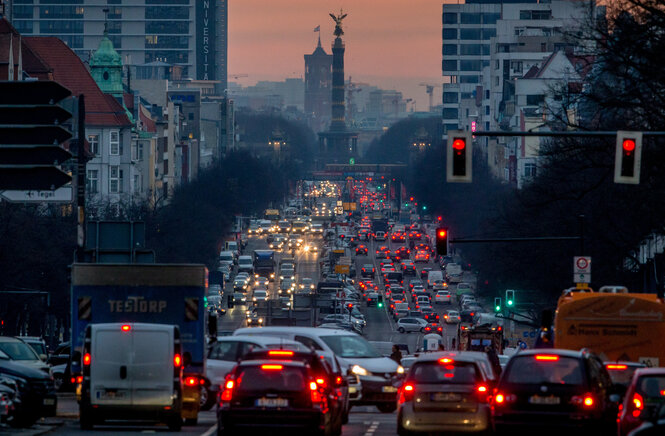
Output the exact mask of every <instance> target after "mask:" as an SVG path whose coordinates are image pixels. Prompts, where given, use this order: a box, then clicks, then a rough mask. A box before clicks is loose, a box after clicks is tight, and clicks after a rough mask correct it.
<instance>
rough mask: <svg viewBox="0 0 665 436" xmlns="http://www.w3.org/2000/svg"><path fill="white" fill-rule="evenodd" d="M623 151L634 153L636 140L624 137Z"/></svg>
mask: <svg viewBox="0 0 665 436" xmlns="http://www.w3.org/2000/svg"><path fill="white" fill-rule="evenodd" d="M622 146H623V151H624V152H626V153H632V152H633V151H635V140H634V139H624V140H623V143H622Z"/></svg>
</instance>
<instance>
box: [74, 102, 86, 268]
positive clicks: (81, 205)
mask: <svg viewBox="0 0 665 436" xmlns="http://www.w3.org/2000/svg"><path fill="white" fill-rule="evenodd" d="M77 127H78V135H77V136H78V140H77V141H76V143H77V147H76V206H77V212H78V213H77V220H78V224H77V238H76V242H77V247H78V249H77V250H76V261H77V262H84V261H85V161H86V158H85V96H84V95H83V94H81V95H79V97H78V126H77Z"/></svg>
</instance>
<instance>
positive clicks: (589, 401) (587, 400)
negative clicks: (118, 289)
mask: <svg viewBox="0 0 665 436" xmlns="http://www.w3.org/2000/svg"><path fill="white" fill-rule="evenodd" d="M593 404H594V401H593V397H592V396H590V395H587V396H585V397H584V405H585V406H586V407H591V406H593Z"/></svg>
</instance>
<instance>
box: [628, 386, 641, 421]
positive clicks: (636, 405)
mask: <svg viewBox="0 0 665 436" xmlns="http://www.w3.org/2000/svg"><path fill="white" fill-rule="evenodd" d="M642 410H644V398H642V395H640V394H638V393H637V392H635V393H634V394H633V399H632V401H631V402H630V403H628V411H630V412H631V415H632V416H633V418H639V417H640V414H641V413H642Z"/></svg>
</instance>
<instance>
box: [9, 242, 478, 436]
mask: <svg viewBox="0 0 665 436" xmlns="http://www.w3.org/2000/svg"><path fill="white" fill-rule="evenodd" d="M306 239H307V242H308V243H312V242H316V241H319V240H320V239H321V238H320V237H313V236H307V237H306ZM319 244H322V242H320V241H319ZM366 244H367V245H369V256H355V254H354V255H353V258H354V262H355V263H356V270H357V271H358V272H360V268H361V267H362V265H363V264H365V263H373V264H374V265H375V267H376V269H377V271H379V266H380V265H379V262H378V261H377V259H376V258H375V256H374V253H375V251H376V244H375V243H374V242H369V243H366ZM379 244H381V245H390V248H391V250H392V249H394V248H396V247H397V246H399V245H402V244H392V243H390V244H389V243H388V242H386V243H383V242H381V243H379ZM262 248H263V249H265V248H267V244H266V242H265V238H264V237H257V236H252V237H250V238H249V241H248V245H247V247H246V249H245V253H248V254H251V253H252V252H253V251H254V250H255V249H262ZM353 253H355V251H353ZM283 256H291V253H290V252H289V251H287V252H284V253H278V254H277V256H276V264H277V265H279V259H281V257H283ZM296 259H297V263H298V265H297V270H296V271H297V276H298V277H299V278H302V277H310V278H312V279H313V280H314V282H316V281H317V280H318V278H319V275H320V274H319V254H318V253H311V252H309V253H306V252H304V251H298V253H297V254H296ZM426 266H429V267H434V264H433V263H428V264H422V263H421V264H417V268H418V271H420V270H421V269H422V268H423V267H426ZM416 277H419V275H416ZM411 278H413V276H407V277H405V280H404V281H405V283H404V286H405V288H406V287H407V286H408V282H409V281H410V280H411ZM470 278H471V277H470ZM375 282H376V283H377V284H379V287H380V289H381V291H383V286H382V285H383V283H380V282H379V278H378V275H377V279H376V281H375ZM277 286H278V281H276V282H274V283H271V284H270V286H269V292H270V298H277ZM232 287H233V286H232V284H229V285H227V288H226V289H225V291H224V292H225V298H226V295H229V294H232V293H233V289H232ZM451 291H454V288H453V289H451ZM251 292H252V291H251V290H249V291H248V295H249V296H251ZM224 306H226V299H225V300H224ZM434 307H435V309H436V310H437V311H438V312H439V314H440V315H443V312H444V311H445V310H447V309H448V308H449V307H448V306H440V305H435V306H434ZM451 307H452V308H457V305H456V303H455V302H454V303H453V304H452V305H451ZM245 310H246V307H244V306H237V305H236V306H235V307H234V308H232V309H229V310H228V311H227V313H226V315H224V316H221V317H220V318H219V320H218V331H219V332H220V333H221V332H232V331H233V330H235V329H236V328H238V327H244V326H245V323H246V321H245ZM361 310H362V311H363V312H364V313H365V317H366V319H367V327H366V328H365V331H364V332H363V336H364V337H365V338H366V339H368V340H370V341H389V342H392V343H403V344H407V346H408V348H409V350H410V351H411V352H414V351H416V350H418V349H419V348H420V347H421V346H422V343H423V335H422V334H421V333H404V334H402V333H399V332H397V330H396V328H395V323H394V321H393V320H392V317H391V316H390V315H389V314H388V312H387V308H386V307H384V308H378V307H375V306H373V307H366V305H365V304H362V305H361ZM441 318H443V317H441ZM443 326H444V334H443V337H444V342H445V344H446V348H447V349H448V348H449V347H450V343H451V340H452V338H453V337H455V336H456V334H457V325H446V324H443ZM77 413H78V407H77V404H76V401H75V399H74V397H73V396H72V395H71V394H69V395H63V396H61V397H60V398H59V404H58V414H59V417H58V420H57V422H59V423H60V425H58V426H45V425H42V426H40V427H35V428H34V429H33V430H26V431H24V432H21V433H19V434H29V435H34V434H41V433H42V432H43V431H44V429H46V430H50V431H49V433H50V434H63V435H65V434H66V435H82V434H91V433H92V434H95V435H99V436H104V435H109V436H110V435H118V434H122V435H127V436H129V435H140V434H145V433H159V434H170V433H173V434H178V435H182V436H190V435H192V436H193V435H205V436H209V435H213V434H216V433H215V431H216V421H215V412H214V409H213V410H211V411H208V412H202V413H200V415H199V420H198V424H197V425H196V426H184V427H183V429H182V431H181V432H178V433H175V432H170V431H169V430H168V429H167V428H166V427H165V426H155V425H153V424H150V423H139V424H132V425H122V426H99V427H96V428H95V430H94V432H87V431H81V430H79V427H78V420H77ZM0 434H3V433H2V430H1V429H0ZM393 434H396V413H389V414H385V413H380V412H379V411H378V410H377V409H376V408H375V407H368V406H363V407H357V408H353V409H352V410H351V415H350V417H349V423H348V424H347V425H345V426H344V430H343V435H345V436H347V435H349V436H350V435H352V436H356V435H358V436H361V435H362V436H374V435H393Z"/></svg>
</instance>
